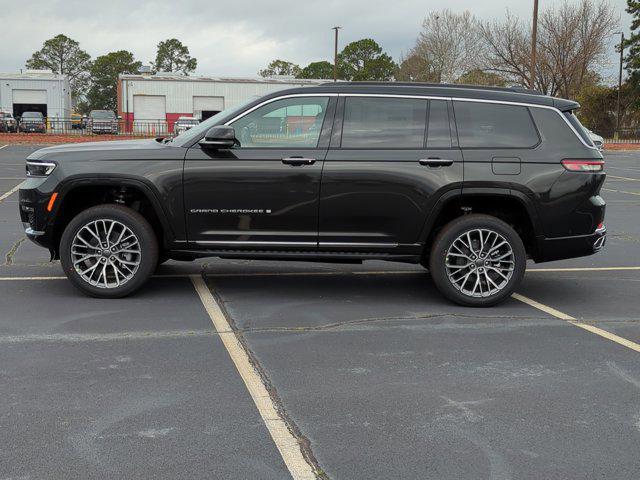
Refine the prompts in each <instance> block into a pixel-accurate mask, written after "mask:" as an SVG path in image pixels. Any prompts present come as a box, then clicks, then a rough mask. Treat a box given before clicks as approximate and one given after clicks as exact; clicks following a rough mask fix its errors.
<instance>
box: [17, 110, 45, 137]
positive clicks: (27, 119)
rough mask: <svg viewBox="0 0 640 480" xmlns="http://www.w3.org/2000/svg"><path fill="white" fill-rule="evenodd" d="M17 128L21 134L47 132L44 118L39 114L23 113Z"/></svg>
mask: <svg viewBox="0 0 640 480" xmlns="http://www.w3.org/2000/svg"><path fill="white" fill-rule="evenodd" d="M19 128H20V131H21V132H34V133H45V132H46V131H47V125H46V123H45V120H44V116H43V115H42V113H40V112H23V114H22V116H21V117H20V124H19Z"/></svg>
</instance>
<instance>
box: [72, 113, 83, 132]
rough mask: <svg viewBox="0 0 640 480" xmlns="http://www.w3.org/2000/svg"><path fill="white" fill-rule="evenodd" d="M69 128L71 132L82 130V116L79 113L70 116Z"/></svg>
mask: <svg viewBox="0 0 640 480" xmlns="http://www.w3.org/2000/svg"><path fill="white" fill-rule="evenodd" d="M71 128H72V129H73V130H81V129H82V128H83V122H82V115H80V114H79V113H72V114H71Z"/></svg>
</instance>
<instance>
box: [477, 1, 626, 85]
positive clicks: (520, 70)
mask: <svg viewBox="0 0 640 480" xmlns="http://www.w3.org/2000/svg"><path fill="white" fill-rule="evenodd" d="M616 23H617V19H616V16H615V14H614V11H613V8H612V7H611V5H609V4H608V3H605V2H604V1H601V2H596V1H595V0H582V2H581V3H580V4H579V5H577V6H576V5H571V4H569V3H567V2H566V1H565V2H564V3H562V4H560V5H559V6H557V7H556V8H552V9H547V10H545V11H544V12H543V13H542V15H541V17H540V23H539V26H538V47H537V50H538V55H537V62H536V71H535V79H534V85H535V87H536V88H537V89H538V90H540V91H542V92H544V93H547V94H549V95H560V96H563V97H575V95H576V94H577V92H579V91H580V89H581V88H582V87H583V86H584V85H585V84H587V83H589V82H592V81H593V79H594V78H595V77H597V73H598V71H599V70H600V69H601V68H602V66H603V65H604V63H605V62H606V55H605V54H606V48H607V36H608V35H609V34H610V33H611V31H612V30H613V29H614V28H615V26H616ZM480 32H481V35H482V38H483V40H484V43H485V47H486V49H485V51H484V53H485V57H484V64H485V68H486V69H488V70H489V71H493V72H496V73H500V74H502V75H505V76H507V78H508V79H509V80H511V81H513V82H515V83H518V84H520V85H527V84H528V81H527V80H528V76H529V70H528V67H529V60H530V57H531V28H530V26H527V25H525V24H524V22H522V21H521V20H520V19H518V18H517V17H515V16H513V15H511V14H510V13H509V12H507V17H506V19H505V20H504V21H502V22H500V21H493V22H484V23H481V25H480Z"/></svg>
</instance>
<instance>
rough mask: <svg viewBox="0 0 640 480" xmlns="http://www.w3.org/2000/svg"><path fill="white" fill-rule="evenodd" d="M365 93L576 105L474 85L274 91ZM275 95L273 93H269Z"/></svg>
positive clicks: (346, 85)
mask: <svg viewBox="0 0 640 480" xmlns="http://www.w3.org/2000/svg"><path fill="white" fill-rule="evenodd" d="M325 92H333V93H368V94H387V95H421V96H433V97H447V98H452V97H453V98H464V99H476V100H493V101H498V102H500V101H502V102H515V103H527V104H533V105H544V106H549V107H556V108H558V109H560V110H563V111H566V110H574V109H576V108H579V107H580V104H578V103H577V102H574V101H572V100H565V99H562V98H556V97H550V96H548V95H543V94H541V93H540V92H538V91H535V90H527V89H523V88H505V87H483V86H478V85H458V84H431V83H405V82H328V83H323V84H322V85H318V86H312V87H306V88H293V89H289V90H285V91H282V90H281V91H279V92H277V95H282V94H283V93H291V94H293V93H325ZM273 95H276V94H273Z"/></svg>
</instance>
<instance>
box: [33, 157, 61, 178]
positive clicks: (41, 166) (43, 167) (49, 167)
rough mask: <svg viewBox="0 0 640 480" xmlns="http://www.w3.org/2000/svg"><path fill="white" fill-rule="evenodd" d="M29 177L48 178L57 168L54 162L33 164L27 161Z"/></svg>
mask: <svg viewBox="0 0 640 480" xmlns="http://www.w3.org/2000/svg"><path fill="white" fill-rule="evenodd" d="M26 168H27V177H47V176H49V175H51V172H53V170H54V169H55V168H56V164H55V163H52V162H32V161H30V160H27V167H26Z"/></svg>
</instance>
